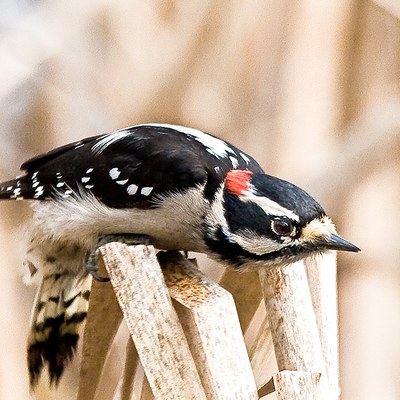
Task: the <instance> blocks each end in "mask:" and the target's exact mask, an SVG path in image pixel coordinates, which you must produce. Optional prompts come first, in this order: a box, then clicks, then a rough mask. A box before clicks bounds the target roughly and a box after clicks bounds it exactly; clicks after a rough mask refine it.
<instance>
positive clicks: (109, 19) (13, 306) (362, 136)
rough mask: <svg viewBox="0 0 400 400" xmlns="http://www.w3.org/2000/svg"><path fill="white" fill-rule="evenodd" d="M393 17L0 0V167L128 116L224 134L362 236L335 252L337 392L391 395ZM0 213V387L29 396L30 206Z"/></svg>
mask: <svg viewBox="0 0 400 400" xmlns="http://www.w3.org/2000/svg"><path fill="white" fill-rule="evenodd" d="M399 19H400V3H399V2H398V1H397V0H380V1H355V0H337V1H335V2H333V1H330V2H328V1H327V2H325V1H317V0H314V1H313V0H301V1H298V2H291V1H288V0H264V1H257V0H251V1H246V2H242V1H226V0H225V1H224V0H221V1H218V2H215V1H211V0H201V1H200V0H198V1H173V0H169V1H168V0H166V1H154V0H153V1H151V0H147V1H140V0H130V1H128V0H118V1H115V2H111V1H107V0H96V1H94V0H86V1H57V2H52V1H49V0H47V1H46V0H42V1H36V2H30V1H28V0H20V1H18V2H15V1H13V0H2V2H1V3H0V61H1V62H0V77H1V78H0V79H1V81H0V144H1V152H0V154H1V157H0V176H1V178H2V179H8V178H10V177H12V176H14V175H15V174H16V173H17V171H18V167H19V165H20V164H21V163H22V161H24V160H25V159H26V158H27V157H30V156H33V155H35V154H37V153H39V152H44V151H46V150H48V149H50V148H52V147H54V146H56V145H61V144H63V143H65V142H69V141H73V140H76V139H79V138H81V137H85V136H90V135H95V134H100V133H104V132H108V131H111V130H114V129H117V128H121V127H124V126H128V125H132V124H135V123H143V122H169V123H178V124H184V125H189V126H193V127H197V128H200V129H203V130H206V131H208V132H211V133H214V134H216V135H218V136H220V137H221V138H224V139H227V140H229V141H231V142H232V143H234V144H235V145H238V146H239V147H241V148H243V149H244V150H246V151H247V152H249V153H250V154H252V155H254V156H255V157H256V158H257V159H258V160H259V161H260V162H261V164H262V165H263V166H264V167H265V168H266V170H267V171H268V172H269V173H271V174H275V175H278V176H280V177H283V178H286V179H288V180H290V181H293V182H295V183H297V184H298V185H300V186H302V187H304V188H305V189H308V190H309V191H310V192H311V193H313V194H314V195H315V196H316V197H317V198H318V199H319V200H321V202H322V203H323V204H324V206H325V208H326V210H327V211H328V213H329V214H330V215H332V216H333V217H334V219H335V221H336V222H337V225H338V228H339V231H340V232H341V233H342V234H343V235H344V236H345V237H347V238H348V239H349V240H352V241H354V242H355V243H356V244H357V245H358V246H360V247H361V248H362V249H363V253H362V254H361V255H357V256H355V255H340V257H339V307H340V348H341V385H342V399H344V400H355V399H363V400H368V399H384V400H390V399H393V400H394V399H396V400H397V399H399V398H400V345H399V335H400V312H399V309H400V250H399V249H400V245H399V243H400V225H399V221H400V178H399V176H400V21H399ZM0 215H1V218H0V235H1V241H0V252H1V264H2V265H1V281H0V300H1V301H0V304H1V307H0V346H1V349H0V350H1V357H0V397H1V399H28V398H29V392H28V388H27V373H26V369H25V336H26V332H27V328H28V321H29V314H30V308H31V305H32V301H33V295H34V290H33V289H32V288H26V287H25V286H23V284H22V283H21V280H20V276H19V251H18V242H19V236H20V232H21V229H22V224H23V222H24V220H25V219H26V217H27V216H28V215H29V208H28V207H27V206H26V205H24V204H22V203H18V204H13V203H2V204H1V205H0ZM119 361H120V359H119V358H118V355H117V356H115V358H114V359H113V360H111V362H110V364H109V365H113V363H114V364H115V365H118V363H119ZM109 373H110V374H112V373H113V371H112V368H111V367H110V371H109ZM73 390H74V371H72V372H71V373H70V374H69V375H68V377H67V379H66V380H65V382H64V383H63V385H62V391H63V393H64V394H63V396H64V397H61V396H60V397H55V396H54V394H44V393H43V394H42V398H45V399H51V398H65V399H68V398H71V393H72V392H73Z"/></svg>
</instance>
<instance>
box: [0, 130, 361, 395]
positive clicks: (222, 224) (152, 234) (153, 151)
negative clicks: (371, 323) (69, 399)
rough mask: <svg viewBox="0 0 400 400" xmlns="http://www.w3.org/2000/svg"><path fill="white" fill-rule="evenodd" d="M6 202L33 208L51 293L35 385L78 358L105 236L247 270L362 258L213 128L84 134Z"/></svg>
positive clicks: (35, 360) (39, 298) (34, 258)
mask: <svg viewBox="0 0 400 400" xmlns="http://www.w3.org/2000/svg"><path fill="white" fill-rule="evenodd" d="M21 170H22V171H23V174H22V175H20V176H18V177H17V178H15V179H13V180H9V181H7V182H3V183H0V199H2V200H27V201H29V202H30V203H31V207H32V209H33V215H32V218H31V219H30V221H29V223H28V226H27V228H26V239H25V252H24V254H25V255H24V266H25V267H26V270H27V271H28V275H29V277H30V278H31V279H32V280H36V281H37V282H38V285H39V288H38V292H37V295H36V300H35V304H34V307H33V313H32V320H31V327H30V332H29V335H28V344H27V361H28V370H29V375H30V384H31V387H33V388H34V387H35V386H36V385H37V382H38V379H39V377H40V375H41V373H42V370H43V369H44V368H46V367H47V370H48V373H49V379H50V382H51V383H55V384H57V383H58V382H59V380H60V378H61V376H62V373H63V371H64V369H65V367H66V365H67V364H68V362H69V361H70V360H71V358H72V357H73V355H74V352H75V349H76V346H77V343H78V339H79V328H80V326H81V325H82V323H83V322H84V320H85V318H86V314H87V309H88V300H89V296H90V287H91V281H92V277H93V278H95V279H98V280H102V277H99V276H98V275H97V271H96V266H95V258H94V256H93V255H94V254H96V253H95V252H96V249H97V248H98V246H99V243H102V240H104V239H106V240H107V238H111V240H112V239H113V237H117V236H118V238H120V237H121V236H122V237H124V235H127V236H129V235H132V236H135V235H139V236H140V237H145V238H148V241H149V243H151V244H152V245H154V246H155V247H156V248H157V249H160V250H179V251H185V252H188V251H194V252H200V253H205V254H206V255H208V256H210V257H211V258H213V259H215V260H217V261H219V262H221V263H222V264H224V265H225V266H227V267H231V268H233V269H235V270H238V271H251V270H256V269H258V268H272V267H274V266H281V265H287V264H290V263H293V262H295V261H297V260H301V259H303V258H306V257H309V256H311V255H313V254H316V253H321V252H324V251H328V250H342V251H349V252H358V251H359V248H358V247H356V246H355V245H353V244H352V243H350V242H348V241H347V240H345V239H343V238H342V237H341V236H339V235H338V234H337V232H336V229H335V226H334V224H333V222H332V220H331V219H330V218H329V217H328V216H327V215H326V213H325V211H324V210H323V208H322V207H321V205H320V204H319V203H318V202H317V201H316V200H314V198H313V197H311V196H310V195H309V194H308V193H307V192H305V191H304V190H302V189H301V188H299V187H297V186H296V185H294V184H292V183H289V182H287V181H285V180H282V179H279V178H277V177H274V176H271V175H268V174H266V173H265V172H264V170H263V169H262V168H261V166H260V165H259V164H258V163H257V161H256V160H255V159H253V158H252V157H251V156H249V155H248V154H246V153H245V152H243V151H241V150H240V149H238V148H237V147H235V146H233V145H231V144H229V143H227V142H226V141H223V140H221V139H219V138H217V137H216V136H213V135H210V134H208V133H206V132H203V131H200V130H197V129H194V128H188V127H184V126H178V125H170V124H141V125H135V126H131V127H128V128H124V129H121V130H118V131H115V132H111V133H107V134H104V135H99V136H93V137H88V138H84V139H82V140H80V141H77V142H73V143H70V144H67V145H64V146H62V147H58V148H55V149H53V150H51V151H49V152H47V153H45V154H43V155H39V156H37V157H34V158H32V159H30V160H28V161H26V162H25V163H23V164H22V166H21Z"/></svg>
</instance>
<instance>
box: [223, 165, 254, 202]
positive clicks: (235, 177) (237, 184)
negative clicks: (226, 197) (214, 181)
mask: <svg viewBox="0 0 400 400" xmlns="http://www.w3.org/2000/svg"><path fill="white" fill-rule="evenodd" d="M251 175H253V172H252V171H249V170H248V169H233V170H232V171H229V172H228V174H227V175H226V180H225V182H226V183H225V187H226V189H227V190H228V191H229V192H230V193H231V194H234V195H235V196H240V195H241V194H242V193H243V192H244V191H245V190H248V189H249V181H250V178H251Z"/></svg>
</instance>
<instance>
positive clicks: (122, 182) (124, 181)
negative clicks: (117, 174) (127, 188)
mask: <svg viewBox="0 0 400 400" xmlns="http://www.w3.org/2000/svg"><path fill="white" fill-rule="evenodd" d="M128 181H129V179H124V180H122V181H116V183H118V185H125V184H127V183H128Z"/></svg>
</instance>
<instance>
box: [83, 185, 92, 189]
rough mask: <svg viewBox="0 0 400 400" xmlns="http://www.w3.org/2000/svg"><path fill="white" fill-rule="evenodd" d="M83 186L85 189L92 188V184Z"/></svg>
mask: <svg viewBox="0 0 400 400" xmlns="http://www.w3.org/2000/svg"><path fill="white" fill-rule="evenodd" d="M85 188H86V189H92V188H94V185H85Z"/></svg>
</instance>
